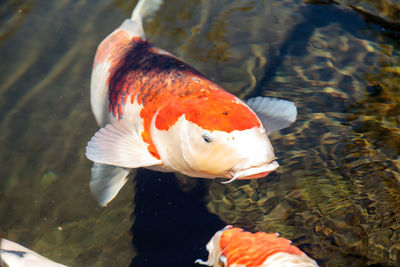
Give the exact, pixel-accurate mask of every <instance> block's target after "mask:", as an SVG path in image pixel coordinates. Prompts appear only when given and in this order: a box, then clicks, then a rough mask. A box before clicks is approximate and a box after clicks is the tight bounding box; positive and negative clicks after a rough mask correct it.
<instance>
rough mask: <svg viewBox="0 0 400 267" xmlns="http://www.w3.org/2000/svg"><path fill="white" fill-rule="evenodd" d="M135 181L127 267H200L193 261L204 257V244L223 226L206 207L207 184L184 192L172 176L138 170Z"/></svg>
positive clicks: (170, 174)
mask: <svg viewBox="0 0 400 267" xmlns="http://www.w3.org/2000/svg"><path fill="white" fill-rule="evenodd" d="M135 179H136V196H135V200H134V201H135V211H134V214H133V216H135V220H134V224H133V226H132V228H131V233H132V235H133V239H132V244H133V246H134V247H135V251H136V252H137V256H136V257H135V258H133V260H132V261H131V265H130V266H199V265H197V264H194V261H195V260H196V259H198V258H202V259H206V258H207V256H208V253H207V251H206V248H205V245H206V243H207V242H208V241H209V240H210V238H211V237H212V236H213V235H214V233H215V232H216V231H218V230H220V229H221V228H223V226H224V225H225V224H224V223H223V222H222V221H220V220H219V218H218V217H217V216H216V215H213V214H211V213H209V212H208V211H207V209H206V207H205V201H204V196H205V195H206V193H207V187H206V182H207V181H205V180H204V179H199V181H198V185H197V186H196V187H195V188H194V189H192V190H191V191H189V192H183V191H182V190H181V189H180V188H179V186H178V183H177V181H176V178H175V176H174V174H172V173H160V172H153V171H150V170H146V169H139V170H138V172H137V175H136V177H135ZM193 179H196V178H193Z"/></svg>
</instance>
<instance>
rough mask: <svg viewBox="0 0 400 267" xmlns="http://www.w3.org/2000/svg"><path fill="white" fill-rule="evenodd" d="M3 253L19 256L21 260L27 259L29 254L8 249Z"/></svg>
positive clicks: (3, 250)
mask: <svg viewBox="0 0 400 267" xmlns="http://www.w3.org/2000/svg"><path fill="white" fill-rule="evenodd" d="M1 252H3V253H10V254H14V255H17V256H18V257H20V258H23V257H25V254H28V253H27V252H25V251H18V250H7V249H2V250H1Z"/></svg>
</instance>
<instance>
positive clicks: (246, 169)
mask: <svg viewBox="0 0 400 267" xmlns="http://www.w3.org/2000/svg"><path fill="white" fill-rule="evenodd" d="M161 3H162V1H160V0H148V1H146V0H140V1H139V2H138V4H137V5H136V7H135V9H134V11H133V13H132V17H131V18H130V19H127V20H125V21H124V22H123V23H122V25H121V26H120V27H119V28H117V29H116V30H115V31H114V32H112V33H111V34H110V35H109V36H108V37H106V39H104V40H103V41H102V42H101V44H100V45H99V47H98V49H97V52H96V56H95V59H94V64H93V71H92V77H91V89H90V90H91V91H90V94H91V96H90V100H91V106H92V110H93V113H94V116H95V118H96V120H97V123H98V124H99V125H100V126H101V127H102V128H101V129H100V130H99V131H98V132H97V133H96V134H95V135H94V136H93V138H92V139H91V140H90V142H89V143H88V145H87V148H86V156H87V158H88V159H90V160H92V161H94V165H93V168H92V180H91V182H90V187H91V191H92V192H93V193H94V195H95V197H96V199H97V200H98V201H99V203H100V204H101V205H106V204H107V203H108V202H109V201H111V200H112V199H113V198H114V197H115V195H116V194H117V193H118V191H119V190H120V189H121V187H122V186H123V185H124V184H125V182H126V176H127V175H128V173H129V169H131V168H139V167H145V168H149V169H152V170H157V171H163V172H180V173H182V174H185V175H188V176H192V177H202V178H216V177H221V178H227V179H230V180H229V181H233V180H235V179H253V178H260V177H264V176H266V175H268V173H270V172H272V171H274V170H275V169H277V168H278V166H279V165H278V163H277V162H276V161H275V155H274V150H273V147H272V145H271V143H270V141H269V139H268V137H267V134H269V133H271V132H274V131H277V130H280V129H282V128H285V127H287V126H289V125H290V124H291V123H293V122H294V121H295V120H296V116H297V110H296V106H295V104H294V103H293V102H290V101H286V100H282V99H274V98H268V97H256V98H252V99H249V100H248V101H247V102H246V103H245V102H244V101H242V100H240V99H239V98H237V97H235V96H234V95H232V94H230V93H228V92H227V91H225V90H224V89H223V88H221V87H220V86H219V85H217V84H216V83H214V82H212V81H211V80H209V79H208V78H207V77H206V76H204V75H203V74H201V73H200V72H198V71H197V70H195V69H194V68H192V67H191V66H189V65H187V64H186V63H184V62H182V61H181V60H179V59H178V58H176V57H175V56H173V55H171V54H170V53H168V52H166V51H164V50H161V49H159V48H157V47H155V46H153V45H152V44H150V43H149V42H148V41H146V37H145V34H144V31H143V27H142V17H146V16H148V15H149V14H152V13H154V12H155V11H156V10H157V9H158V8H159V7H160V5H161Z"/></svg>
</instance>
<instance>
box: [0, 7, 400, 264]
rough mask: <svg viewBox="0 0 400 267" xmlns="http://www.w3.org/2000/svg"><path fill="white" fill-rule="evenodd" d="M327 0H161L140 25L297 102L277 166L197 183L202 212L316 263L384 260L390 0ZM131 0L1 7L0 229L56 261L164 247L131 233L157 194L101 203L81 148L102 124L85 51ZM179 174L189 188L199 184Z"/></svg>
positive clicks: (226, 76)
mask: <svg viewBox="0 0 400 267" xmlns="http://www.w3.org/2000/svg"><path fill="white" fill-rule="evenodd" d="M327 2H329V1H300V0H297V1H296V0H284V1H241V0H236V1H228V0H226V1H208V0H191V1H183V0H171V1H166V3H165V4H164V6H163V9H162V11H160V12H158V13H157V15H156V16H154V17H153V18H152V19H151V20H150V21H148V22H147V23H145V29H146V32H147V36H148V39H149V41H150V42H152V43H154V44H156V45H157V46H159V47H161V48H163V49H165V50H167V51H170V52H172V53H173V54H175V55H177V56H179V57H181V58H182V59H183V60H184V61H186V62H187V63H189V64H191V65H192V66H193V67H195V68H197V69H198V70H200V71H201V72H203V73H205V74H206V75H208V76H209V77H210V78H211V79H212V80H214V81H216V82H217V83H219V84H221V85H222V86H223V87H224V88H226V89H227V90H228V91H230V92H232V93H234V94H236V95H238V96H240V97H244V98H246V97H250V96H257V95H265V96H273V97H280V98H285V99H290V100H292V101H295V102H296V105H297V107H298V111H299V116H298V121H297V122H296V123H295V124H294V125H293V126H292V127H290V128H288V129H285V130H283V131H281V132H280V133H275V134H273V135H272V136H271V142H272V143H273V145H274V147H275V149H276V151H277V156H278V158H279V163H280V165H281V167H280V169H279V174H271V175H269V176H268V177H267V178H265V179H259V180H252V181H237V182H234V183H232V184H229V185H223V184H220V183H219V181H203V180H202V181H201V182H199V183H200V184H202V185H205V187H206V190H205V191H206V192H207V193H205V194H204V196H203V198H204V206H205V207H207V209H208V211H209V212H210V213H212V214H215V215H216V216H218V218H219V219H220V220H222V221H223V223H226V224H233V225H235V226H240V227H243V228H245V229H246V230H251V231H267V232H276V231H277V232H279V233H280V234H281V235H282V236H284V237H287V238H290V239H292V240H293V241H294V244H295V245H297V246H300V248H301V249H302V250H304V251H305V252H306V253H307V254H309V255H310V256H312V257H313V258H315V259H317V260H318V262H319V264H320V265H321V266H364V265H367V264H380V265H383V266H393V265H396V264H398V262H399V261H400V208H399V207H400V197H399V196H400V185H399V179H400V170H399V169H400V158H399V155H400V130H399V129H400V119H399V118H400V88H399V86H400V78H399V77H400V43H399V40H400V37H399V36H400V32H399V24H398V23H399V21H398V18H399V16H397V15H396V14H399V10H400V8H399V6H400V3H399V2H398V1H393V0H392V1H389V0H388V1H378V2H380V3H382V4H381V5H376V2H374V1H367V0H365V1H362V0H361V1H333V2H336V3H338V4H332V3H330V4H328V3H327ZM134 6H135V1H123V0H115V1H111V0H101V1H91V0H85V1H71V0H61V1H40V0H26V1H23V0H6V1H3V2H1V3H0V58H1V64H0V80H1V81H2V82H1V84H0V162H1V166H0V176H1V179H0V231H1V232H2V233H3V235H4V236H5V237H6V238H7V239H10V240H13V241H16V242H19V243H21V244H23V245H24V246H27V247H29V248H30V249H33V250H35V251H37V252H39V253H41V254H43V255H44V256H46V257H50V258H51V259H53V260H56V261H59V262H61V263H63V264H67V265H73V266H82V265H83V266H127V265H129V263H130V262H131V260H132V258H134V257H135V256H136V255H139V256H140V253H143V254H146V255H148V254H149V255H154V257H161V256H157V255H163V254H161V252H160V254H157V253H158V252H155V251H151V248H148V251H146V250H145V249H146V246H143V244H142V245H140V244H137V243H135V242H137V241H136V240H135V233H137V232H135V231H139V232H140V229H139V230H134V231H132V230H131V227H132V226H134V225H135V220H136V218H137V217H139V216H140V215H141V214H140V213H135V206H136V205H139V204H140V205H141V208H140V210H141V211H142V210H143V211H144V212H145V211H146V205H148V207H152V203H151V200H150V201H149V200H148V199H149V198H148V195H147V194H150V195H153V194H154V196H155V197H156V196H158V195H157V194H156V193H154V192H151V191H146V190H142V191H137V190H136V183H137V180H134V182H130V183H128V185H127V186H125V187H124V189H123V190H122V192H121V193H120V194H119V195H118V197H117V199H116V200H114V201H113V202H112V203H111V204H110V205H109V206H108V207H107V208H100V207H98V206H97V204H96V202H95V201H94V199H93V197H92V196H91V193H90V191H89V187H88V182H89V179H90V167H91V163H90V162H89V161H88V160H87V159H86V158H85V156H84V151H85V146H86V143H87V141H88V140H89V139H90V137H91V136H92V135H93V134H94V132H95V131H96V130H97V128H98V126H97V125H96V122H95V120H94V117H93V115H92V113H91V110H90V105H89V82H90V75H91V68H92V66H91V64H92V60H93V57H94V54H95V50H96V47H97V45H98V44H99V43H100V41H101V40H102V39H103V38H104V37H105V36H107V34H109V33H110V32H111V31H112V30H113V29H115V28H116V27H117V26H119V25H120V23H121V22H122V21H123V19H124V18H126V17H128V16H129V15H130V12H131V10H132V8H133V7H134ZM140 175H142V176H143V177H140V178H141V179H142V178H144V179H146V178H148V179H154V180H156V179H155V178H154V177H153V176H157V177H160V178H159V179H164V180H163V181H166V180H165V179H167V180H168V179H170V178H165V176H162V175H161V174H153V175H149V174H148V172H140ZM150 176H151V177H150ZM185 179H187V178H182V177H180V178H179V184H180V185H181V187H182V188H183V189H184V191H185V192H194V191H193V190H195V189H193V188H199V185H198V183H194V184H192V183H191V182H190V179H192V178H189V180H185ZM142 183H143V182H142ZM155 184H156V183H155ZM160 184H162V183H160ZM140 188H142V187H140ZM160 190H162V188H160ZM191 190H192V191H191ZM196 192H197V191H196ZM166 194H167V195H166V196H167V197H168V192H166ZM171 194H172V193H171ZM185 194H186V193H185ZM196 194H198V192H197V193H196ZM137 195H141V196H143V195H146V198H143V197H137ZM177 195H179V196H181V195H180V194H177V193H175V196H171V198H173V197H176V196H177ZM196 196H197V195H196ZM135 197H136V199H137V200H138V201H139V200H141V199H146V203H143V202H141V203H135V201H134V199H135ZM176 201H177V203H180V202H179V201H178V200H176ZM188 205H189V204H188ZM190 205H194V204H190ZM142 207H143V209H142ZM195 208H197V207H195V206H193V209H195ZM151 210H153V209H151ZM155 212H157V211H155ZM142 216H143V215H142ZM180 216H181V217H182V220H188V224H190V223H191V222H190V218H187V217H186V216H185V214H183V213H182V214H181V215H180ZM148 217H149V218H154V217H151V216H148ZM156 218H157V217H156ZM140 223H141V225H144V226H145V225H146V223H145V222H143V221H141V222H140ZM152 223H153V224H154V222H152ZM159 223H160V225H161V227H159V228H160V229H161V230H162V231H165V232H167V231H171V229H163V228H162V225H163V222H162V221H160V222H159ZM218 223H220V222H219V221H218V220H217V219H215V225H217V224H218ZM215 225H214V226H215ZM205 229H207V228H205ZM161 230H160V231H161ZM175 230H176V231H178V230H179V229H174V231H175ZM162 231H161V233H162ZM132 232H133V234H132ZM146 233H147V232H146ZM213 234H214V232H211V230H210V232H209V233H208V235H207V236H204V237H203V236H202V238H203V240H202V242H206V241H207V240H208V239H209V238H210V237H211V236H212V235H213ZM150 235H151V234H150ZM194 237H196V235H194ZM197 238H198V236H197ZM151 240H152V237H151V236H148V242H149V243H151ZM141 242H144V241H141ZM169 242H171V247H175V246H176V247H179V244H180V243H179V240H178V239H177V240H171V239H170V240H169ZM193 243H196V244H198V243H199V240H197V239H196V240H193ZM132 244H134V246H132ZM172 244H173V245H172ZM165 246H168V244H165ZM201 246H202V248H201V249H203V247H204V244H202V245H201ZM136 247H140V248H141V249H140V250H139V252H138V251H137V250H136ZM196 249H197V250H198V251H199V250H200V246H199V248H196ZM150 252H152V253H153V254H152V253H150ZM147 253H148V254H147ZM176 253H179V251H177V252H176ZM173 257H174V255H171V258H172V259H173ZM194 260H195V258H193V260H192V261H188V262H187V263H183V264H184V265H185V266H190V265H191V264H193V262H194ZM179 263H182V262H179ZM177 264H178V263H177Z"/></svg>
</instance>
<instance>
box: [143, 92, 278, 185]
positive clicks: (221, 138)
mask: <svg viewBox="0 0 400 267" xmlns="http://www.w3.org/2000/svg"><path fill="white" fill-rule="evenodd" d="M189 102H190V105H185V104H184V103H180V104H179V105H175V103H171V104H170V106H167V107H166V108H164V109H161V110H160V111H159V112H158V114H156V116H155V118H154V119H153V122H152V126H151V135H152V139H153V142H154V144H155V146H156V148H157V151H158V153H159V154H160V158H161V159H162V161H163V163H164V165H165V167H167V168H170V169H173V170H178V171H179V172H181V173H183V174H186V175H189V176H194V177H204V178H215V177H222V178H228V179H231V180H235V179H249V178H260V177H264V176H266V175H267V174H268V173H270V172H271V171H273V170H275V169H276V168H278V166H279V165H278V163H277V162H276V161H275V155H274V150H273V147H272V145H271V143H270V141H269V139H268V137H267V135H266V131H265V129H264V127H263V126H262V124H261V122H260V121H259V120H258V118H257V116H256V115H255V113H254V112H253V111H251V110H250V109H249V108H248V107H247V106H246V105H245V104H244V103H243V102H241V101H240V100H238V99H237V100H236V99H235V101H234V102H232V101H229V102H230V103H231V106H228V105H227V106H225V107H221V106H219V107H214V110H210V109H208V108H207V105H209V104H208V103H209V102H210V101H207V102H203V103H202V104H200V105H197V106H194V103H192V101H189ZM218 103H220V105H221V103H222V105H223V103H224V102H223V101H222V100H219V101H218ZM232 105H233V106H232ZM186 107H187V109H186V110H182V109H185V108H186ZM210 108H211V107H210ZM218 109H221V110H218ZM222 110H224V111H222ZM238 110H239V111H238ZM221 111H222V112H221ZM174 113H177V114H181V115H180V116H179V118H178V119H177V120H176V122H175V123H174V124H173V125H170V127H168V128H167V127H166V126H165V122H166V121H168V120H169V117H170V116H171V114H174ZM210 113H211V114H210ZM230 113H232V114H230ZM226 114H227V115H226ZM202 116H204V117H202Z"/></svg>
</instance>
